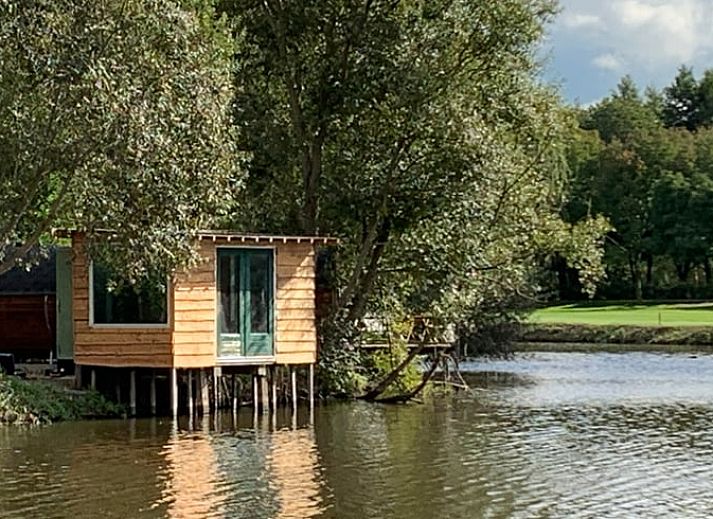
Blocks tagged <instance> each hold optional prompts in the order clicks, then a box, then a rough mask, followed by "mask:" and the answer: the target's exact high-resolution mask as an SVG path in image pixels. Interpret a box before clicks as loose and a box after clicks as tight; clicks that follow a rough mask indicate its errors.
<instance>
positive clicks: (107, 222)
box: [0, 0, 241, 279]
mask: <svg viewBox="0 0 713 519" xmlns="http://www.w3.org/2000/svg"><path fill="white" fill-rule="evenodd" d="M194 4H196V5H195V6H194V7H195V9H198V6H199V5H201V6H202V7H201V9H203V10H202V11H201V12H198V11H195V10H194V9H193V8H188V7H181V6H180V5H178V4H176V3H175V2H173V1H171V0H158V1H154V2H143V1H140V0H125V1H122V2H95V1H93V0H37V1H33V2H26V1H24V0H9V1H6V2H2V4H0V154H2V159H3V160H2V161H0V222H2V224H1V225H0V273H2V272H4V271H7V270H8V269H9V268H11V267H13V266H14V265H15V264H16V263H18V262H22V261H23V260H26V259H27V258H26V255H27V253H28V252H29V251H30V249H31V248H32V247H33V246H34V245H36V244H37V243H38V242H39V241H40V240H41V239H43V238H45V237H46V236H47V234H48V231H49V230H50V228H51V227H57V226H71V227H78V228H82V229H86V230H87V231H88V233H89V235H88V236H89V238H90V240H92V239H93V238H95V237H96V236H97V235H98V234H101V233H100V231H101V230H102V229H113V230H115V231H116V232H115V233H114V234H113V235H112V236H111V241H112V242H113V243H115V244H117V245H118V246H117V247H114V248H113V254H112V255H111V256H112V258H113V261H114V262H115V265H117V266H120V267H121V269H122V271H124V272H126V274H127V277H129V278H130V279H136V278H137V277H141V276H142V275H143V274H144V273H145V272H146V270H147V268H148V267H149V266H152V267H154V268H163V269H164V270H170V269H171V268H172V267H175V266H176V265H178V264H181V263H184V262H185V261H186V260H187V259H190V258H191V250H190V234H191V232H192V231H194V230H195V229H197V228H200V227H204V226H205V225H206V224H207V223H208V222H209V221H210V219H209V216H210V215H212V214H213V213H215V212H216V211H219V210H221V208H222V207H223V205H224V203H225V191H226V190H229V189H232V188H233V187H236V186H239V185H240V182H241V178H240V175H239V174H238V172H237V169H236V159H235V154H234V151H235V149H234V141H233V135H232V125H231V124H230V120H229V108H230V102H231V99H232V89H231V82H230V66H229V60H230V57H231V56H232V53H233V50H234V49H233V43H232V39H231V38H230V36H229V33H228V32H226V30H225V24H224V23H223V22H222V21H221V20H219V19H214V17H213V16H212V12H211V11H210V10H209V9H208V8H207V7H205V6H204V5H203V4H204V3H201V2H194ZM186 5H187V3H186ZM7 245H12V246H13V247H7Z"/></svg>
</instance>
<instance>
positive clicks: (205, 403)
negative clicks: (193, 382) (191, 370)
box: [198, 369, 210, 413]
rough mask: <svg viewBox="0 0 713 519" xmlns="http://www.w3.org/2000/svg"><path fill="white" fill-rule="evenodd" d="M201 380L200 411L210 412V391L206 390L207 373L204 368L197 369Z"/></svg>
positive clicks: (207, 384)
mask: <svg viewBox="0 0 713 519" xmlns="http://www.w3.org/2000/svg"><path fill="white" fill-rule="evenodd" d="M198 376H199V377H200V382H201V413H209V412H210V393H209V392H208V391H209V390H208V387H209V383H208V374H207V373H206V371H205V370H204V369H201V370H199V371H198Z"/></svg>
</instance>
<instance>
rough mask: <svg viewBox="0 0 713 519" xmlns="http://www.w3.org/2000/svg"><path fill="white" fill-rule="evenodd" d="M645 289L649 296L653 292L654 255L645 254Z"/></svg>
mask: <svg viewBox="0 0 713 519" xmlns="http://www.w3.org/2000/svg"><path fill="white" fill-rule="evenodd" d="M646 289H647V291H648V292H649V294H651V295H653V292H654V255H653V254H651V253H647V254H646Z"/></svg>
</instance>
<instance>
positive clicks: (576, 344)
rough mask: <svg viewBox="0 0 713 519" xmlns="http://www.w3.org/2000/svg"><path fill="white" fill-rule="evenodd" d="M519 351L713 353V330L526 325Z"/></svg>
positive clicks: (519, 339)
mask: <svg viewBox="0 0 713 519" xmlns="http://www.w3.org/2000/svg"><path fill="white" fill-rule="evenodd" d="M513 349H514V350H515V351H538V350H539V351H621V352H625V351H658V352H713V327H703V326H695V327H694V326H621V325H580V324H534V323H526V324H522V325H521V328H520V331H519V333H518V334H517V337H516V339H515V340H514V342H513Z"/></svg>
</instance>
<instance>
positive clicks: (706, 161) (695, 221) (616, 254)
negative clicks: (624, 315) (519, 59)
mask: <svg viewBox="0 0 713 519" xmlns="http://www.w3.org/2000/svg"><path fill="white" fill-rule="evenodd" d="M711 83H713V71H707V72H706V73H705V74H704V76H703V78H702V79H701V81H700V82H699V81H698V80H696V78H695V77H694V76H693V73H692V71H691V70H690V69H687V68H685V67H684V68H682V69H681V70H680V71H679V73H678V75H677V76H676V78H675V79H674V82H673V84H672V85H671V86H670V87H668V88H666V89H665V90H664V92H663V93H662V94H661V93H659V92H656V91H655V90H653V89H648V90H647V94H646V96H645V98H642V96H640V95H639V92H638V89H637V88H636V85H634V83H633V81H631V79H630V78H628V77H625V78H623V79H622V82H621V83H620V85H619V87H618V88H617V90H616V91H615V92H613V93H612V95H611V96H610V97H608V98H606V99H604V100H603V101H601V102H600V103H597V104H596V105H594V106H592V107H591V108H589V109H588V110H586V111H584V112H583V113H582V114H581V116H580V121H581V123H580V125H581V129H580V130H578V131H576V132H575V133H574V135H573V137H572V138H571V139H570V143H569V150H568V152H567V156H568V163H569V166H570V172H571V173H570V184H569V185H570V196H569V200H568V203H567V204H566V205H565V207H564V208H563V212H562V214H563V217H564V218H565V219H566V220H567V221H569V222H574V223H578V222H582V221H585V220H591V217H592V216H593V215H600V216H603V217H605V218H606V219H607V220H608V221H609V222H610V223H611V226H612V228H611V231H610V232H609V233H608V240H607V247H606V254H605V258H604V263H605V265H606V270H607V272H608V277H609V279H611V280H616V281H614V282H615V285H612V286H610V287H608V288H607V287H606V286H605V288H604V291H603V294H604V295H608V296H610V297H634V298H636V299H641V298H642V297H644V295H647V296H648V297H652V296H654V295H656V294H661V293H663V291H668V293H669V294H673V293H674V292H676V293H681V292H683V295H687V296H692V295H693V294H694V292H698V293H700V292H701V291H700V290H697V289H695V290H689V288H685V289H683V288H684V287H688V286H689V285H690V283H691V277H692V274H693V277H694V279H697V278H698V271H700V270H702V271H703V273H704V275H705V283H706V284H710V283H711V282H712V281H713V275H712V274H711V265H710V256H711V253H712V252H713V241H712V239H713V224H711V222H712V221H713V219H712V218H711V217H713V214H711V207H712V205H711V202H712V201H713V198H711V196H712V195H713V192H712V191H711V188H712V187H713V166H712V164H713V134H712V132H713V130H711V129H710V128H708V127H707V126H708V125H709V124H710V123H711V122H713V120H712V119H709V118H707V117H708V116H706V115H704V114H706V113H708V112H707V110H708V108H707V106H708V103H709V102H710V101H709V98H708V95H709V94H708V93H707V89H709V88H710V87H709V84H711ZM711 92H713V89H711ZM555 267H556V269H557V270H558V275H559V277H560V279H563V278H565V277H566V275H565V271H566V269H567V268H568V267H574V269H575V270H576V269H577V267H576V266H574V265H573V264H572V263H571V262H570V264H569V265H567V264H565V263H563V262H559V263H557V264H556V265H555ZM671 278H673V279H676V280H677V283H678V288H681V289H683V290H678V289H677V287H676V286H675V284H674V282H673V281H671ZM622 280H624V282H625V283H626V285H628V287H627V290H625V291H623V292H622V291H621V287H622ZM694 288H695V287H694Z"/></svg>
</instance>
